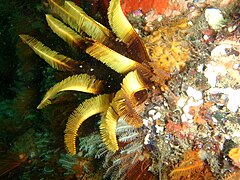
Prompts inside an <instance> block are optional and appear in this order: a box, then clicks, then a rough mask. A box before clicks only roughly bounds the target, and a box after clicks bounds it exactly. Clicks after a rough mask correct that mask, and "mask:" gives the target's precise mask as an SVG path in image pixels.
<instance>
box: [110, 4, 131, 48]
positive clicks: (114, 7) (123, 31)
mask: <svg viewBox="0 0 240 180" xmlns="http://www.w3.org/2000/svg"><path fill="white" fill-rule="evenodd" d="M108 19H109V24H110V26H111V28H112V30H113V32H114V33H115V34H116V35H117V36H118V37H119V38H120V39H121V40H122V41H123V42H124V43H126V44H129V42H131V40H132V34H133V33H134V32H135V30H134V29H133V27H132V25H131V24H130V23H129V21H128V20H127V18H126V17H125V15H124V14H123V12H122V9H121V6H120V0H111V1H110V4H109V8H108Z"/></svg>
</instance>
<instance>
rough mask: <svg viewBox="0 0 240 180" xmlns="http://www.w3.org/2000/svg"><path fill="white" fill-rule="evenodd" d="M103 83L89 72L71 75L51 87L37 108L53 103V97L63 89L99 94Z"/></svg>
mask: <svg viewBox="0 0 240 180" xmlns="http://www.w3.org/2000/svg"><path fill="white" fill-rule="evenodd" d="M102 83H103V82H102V81H99V80H96V78H95V77H94V76H89V75H88V74H79V75H74V76H70V77H68V78H66V79H64V80H62V81H61V82H59V83H57V84H55V85H54V86H53V87H52V88H50V89H49V90H48V92H47V93H46V95H45V96H44V98H43V100H42V101H41V103H40V104H39V105H38V107H37V108H38V109H42V108H44V107H45V106H46V105H49V104H51V99H52V98H54V97H55V95H56V94H57V93H59V92H62V91H69V90H71V91H82V92H87V93H92V94H99V93H100V91H101V89H102Z"/></svg>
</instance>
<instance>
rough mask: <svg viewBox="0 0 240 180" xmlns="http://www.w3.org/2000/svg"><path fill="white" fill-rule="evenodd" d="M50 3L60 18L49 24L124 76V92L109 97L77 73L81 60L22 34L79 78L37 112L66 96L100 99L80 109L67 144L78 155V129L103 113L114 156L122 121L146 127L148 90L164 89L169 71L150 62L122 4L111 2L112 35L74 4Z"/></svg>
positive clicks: (45, 100)
mask: <svg viewBox="0 0 240 180" xmlns="http://www.w3.org/2000/svg"><path fill="white" fill-rule="evenodd" d="M48 3H49V6H50V7H51V10H52V12H53V14H56V15H57V17H58V18H59V19H60V20H59V19H57V18H56V17H54V16H53V15H50V14H47V15H46V20H47V23H48V25H49V27H50V28H51V29H52V31H53V32H54V33H56V34H57V35H58V36H59V37H60V38H62V39H63V40H64V41H65V42H67V43H68V44H69V45H70V46H72V47H73V48H75V49H82V50H84V51H85V52H86V53H87V54H89V55H90V56H92V57H94V58H95V59H97V60H99V61H101V62H102V63H104V64H106V65H107V66H109V67H110V68H112V69H113V70H115V71H116V72H118V73H122V74H124V75H125V77H124V79H123V81H122V84H121V89H120V90H118V91H117V92H116V93H114V94H104V89H103V84H104V82H103V81H102V80H98V79H96V77H94V76H90V75H88V74H78V72H79V69H80V68H81V67H80V63H79V61H76V60H74V59H71V58H70V57H67V56H65V55H63V54H60V53H59V52H56V51H53V50H51V49H50V48H49V47H47V46H45V45H44V44H43V43H41V42H40V41H38V40H37V39H35V38H34V37H31V36H29V35H20V37H21V39H22V40H23V42H25V43H26V44H28V45H29V46H30V47H31V48H32V49H33V51H34V52H35V53H36V54H38V55H39V56H40V57H41V58H42V59H44V60H45V61H46V62H47V63H48V64H49V65H51V66H52V67H53V68H55V69H57V70H61V71H70V72H72V73H73V74H74V75H73V76H70V77H68V78H66V79H65V80H63V81H61V82H59V83H57V84H56V85H55V86H53V87H52V88H51V89H49V90H48V92H47V93H46V95H45V96H44V98H43V100H42V101H41V103H40V104H39V105H38V109H41V108H44V107H45V106H46V105H48V104H50V103H51V100H52V99H53V98H55V97H56V95H57V94H58V93H59V92H62V91H69V90H71V91H72V90H74V91H81V92H87V93H92V94H96V95H97V96H94V97H92V98H90V99H88V100H86V101H84V102H83V103H82V104H80V105H79V106H78V107H77V108H76V110H75V111H74V112H73V113H72V115H71V116H70V117H69V119H68V122H67V125H66V129H65V137H64V139H65V144H66V147H67V150H68V151H69V153H70V154H76V142H75V141H76V136H77V131H78V129H79V127H80V126H81V124H82V123H83V122H84V121H85V120H86V119H88V118H89V117H90V116H93V115H95V114H98V113H102V119H101V124H100V132H101V136H102V139H103V141H104V143H105V144H106V145H107V147H108V149H109V150H111V151H113V152H115V151H117V150H118V149H119V146H118V142H117V137H116V125H117V123H118V119H119V117H121V118H123V119H124V120H125V121H126V122H127V123H128V124H129V125H132V126H133V127H135V128H139V127H141V126H142V125H143V120H142V118H141V117H140V112H141V111H142V108H143V107H142V105H143V102H144V101H145V100H146V99H147V97H148V91H151V90H152V89H156V88H160V87H162V86H164V85H165V81H166V80H167V79H168V78H169V77H170V75H169V69H167V70H166V71H165V70H162V69H161V68H159V66H156V65H155V64H156V63H150V61H151V60H150V58H149V55H148V53H147V51H146V49H145V46H144V44H143V42H142V40H141V39H140V37H139V36H138V34H137V33H136V31H135V30H134V28H133V27H132V26H131V24H130V23H129V22H128V20H127V19H126V17H125V16H124V14H123V12H122V10H121V6H120V0H111V1H110V3H109V7H108V19H109V25H110V27H111V28H112V31H111V30H109V29H107V28H106V27H105V26H103V25H102V24H100V23H98V22H97V21H95V20H94V19H93V18H91V17H89V16H88V15H87V14H86V13H85V12H84V11H83V10H82V9H81V8H80V7H78V6H77V5H75V4H74V3H73V2H71V1H65V2H64V3H63V4H60V3H57V2H55V1H54V0H48ZM63 22H64V23H63ZM66 24H67V25H68V26H69V27H68V26H67V25H66ZM117 39H118V40H117ZM99 94H100V95H99Z"/></svg>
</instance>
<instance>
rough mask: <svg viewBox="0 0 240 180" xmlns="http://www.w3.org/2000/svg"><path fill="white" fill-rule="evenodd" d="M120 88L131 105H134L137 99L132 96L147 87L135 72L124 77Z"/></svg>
mask: <svg viewBox="0 0 240 180" xmlns="http://www.w3.org/2000/svg"><path fill="white" fill-rule="evenodd" d="M122 88H123V89H124V91H125V92H126V95H127V96H128V97H129V99H131V101H132V102H133V104H135V105H136V104H137V100H138V99H136V97H134V95H135V94H136V93H137V92H139V91H142V90H146V89H147V85H146V84H145V83H144V82H143V81H142V80H141V78H140V76H139V75H138V72H137V71H131V72H129V73H128V74H127V75H126V76H125V77H124V79H123V82H122Z"/></svg>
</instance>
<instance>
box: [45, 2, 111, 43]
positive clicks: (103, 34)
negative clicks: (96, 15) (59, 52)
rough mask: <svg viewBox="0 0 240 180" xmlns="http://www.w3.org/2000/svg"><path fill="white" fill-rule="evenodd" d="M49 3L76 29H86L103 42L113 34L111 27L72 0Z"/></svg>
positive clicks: (89, 33) (78, 30)
mask: <svg viewBox="0 0 240 180" xmlns="http://www.w3.org/2000/svg"><path fill="white" fill-rule="evenodd" d="M48 3H49V5H50V7H51V9H52V10H53V11H54V12H55V13H56V14H58V15H59V16H60V17H61V18H62V20H63V21H64V22H65V23H66V24H68V25H69V26H71V27H72V28H73V29H74V30H75V31H77V32H81V31H84V32H85V33H86V34H87V35H89V36H90V37H92V38H93V39H95V40H97V41H99V42H102V43H104V42H108V39H109V37H111V36H113V35H112V33H111V31H110V30H109V29H107V28H106V27H105V26H103V25H102V24H100V23H98V22H97V21H95V20H94V19H93V18H91V17H90V16H88V15H87V14H86V13H85V12H84V11H83V10H82V8H80V7H79V6H77V5H75V4H74V3H73V2H72V1H65V2H64V4H63V5H59V4H58V3H56V2H55V1H54V0H48Z"/></svg>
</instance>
